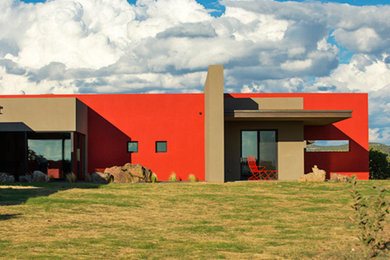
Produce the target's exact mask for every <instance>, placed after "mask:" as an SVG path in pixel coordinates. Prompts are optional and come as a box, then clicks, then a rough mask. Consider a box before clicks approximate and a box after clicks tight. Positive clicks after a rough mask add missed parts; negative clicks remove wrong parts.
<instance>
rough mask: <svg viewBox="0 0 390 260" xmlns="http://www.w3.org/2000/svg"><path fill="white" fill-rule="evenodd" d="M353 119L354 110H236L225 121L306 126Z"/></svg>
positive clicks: (226, 114)
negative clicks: (299, 123) (284, 123)
mask: <svg viewBox="0 0 390 260" xmlns="http://www.w3.org/2000/svg"><path fill="white" fill-rule="evenodd" d="M351 117H352V110H234V111H233V112H230V113H225V121H295V122H296V121H299V122H303V123H304V125H328V124H332V123H336V122H339V121H341V120H344V119H348V118H351Z"/></svg>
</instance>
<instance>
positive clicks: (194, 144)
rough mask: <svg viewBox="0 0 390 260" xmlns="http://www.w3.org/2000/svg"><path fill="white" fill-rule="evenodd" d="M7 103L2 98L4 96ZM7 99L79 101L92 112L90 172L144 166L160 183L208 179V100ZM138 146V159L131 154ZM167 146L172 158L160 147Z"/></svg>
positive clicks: (142, 97)
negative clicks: (158, 144)
mask: <svg viewBox="0 0 390 260" xmlns="http://www.w3.org/2000/svg"><path fill="white" fill-rule="evenodd" d="M0 97H2V96H0ZM3 97H7V98H12V97H14V98H32V97H50V98H56V97H76V98H78V99H79V100H80V101H82V102H83V103H84V104H86V105H87V106H88V107H89V109H88V172H89V173H92V172H93V171H94V169H96V168H106V167H111V166H114V165H123V164H125V163H127V162H131V163H139V164H141V165H143V166H145V167H148V168H150V169H152V170H153V171H154V172H155V173H156V174H157V176H158V178H159V180H168V178H169V175H170V174H171V173H172V172H175V173H176V174H177V176H178V177H180V178H181V179H182V180H187V178H188V175H189V174H194V175H195V176H196V177H197V178H198V179H199V180H204V179H205V159H204V95H203V94H86V95H31V96H30V95H25V96H3ZM130 140H131V141H138V153H132V154H130V153H128V152H127V142H128V141H130ZM156 141H167V153H156V152H155V142H156Z"/></svg>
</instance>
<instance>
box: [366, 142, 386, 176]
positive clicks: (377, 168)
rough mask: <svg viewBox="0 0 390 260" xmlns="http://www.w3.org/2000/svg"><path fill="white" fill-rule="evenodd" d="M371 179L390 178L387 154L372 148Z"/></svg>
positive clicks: (370, 152)
mask: <svg viewBox="0 0 390 260" xmlns="http://www.w3.org/2000/svg"><path fill="white" fill-rule="evenodd" d="M369 156H370V164H369V165H370V179H388V178H390V164H389V161H388V158H387V154H386V153H384V152H382V151H380V150H378V149H376V148H370V151H369Z"/></svg>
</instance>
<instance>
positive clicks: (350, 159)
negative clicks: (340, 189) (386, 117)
mask: <svg viewBox="0 0 390 260" xmlns="http://www.w3.org/2000/svg"><path fill="white" fill-rule="evenodd" d="M230 95H231V96H232V97H235V98H240V97H241V98H250V97H303V98H304V109H305V110H353V112H352V118H349V119H346V120H343V121H340V122H337V123H334V124H332V125H328V126H305V129H304V138H305V140H349V148H350V151H349V152H305V158H304V160H305V173H308V172H311V167H313V165H315V164H316V165H317V166H318V167H319V168H320V169H324V170H326V172H327V173H328V176H327V177H328V178H329V173H330V172H360V173H361V172H366V173H368V163H369V158H368V150H369V143H368V95H367V94H366V93H283V94H274V93H270V94H265V93H261V94H257V93H256V94H253V93H250V94H230ZM367 176H368V175H367Z"/></svg>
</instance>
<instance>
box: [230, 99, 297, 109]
mask: <svg viewBox="0 0 390 260" xmlns="http://www.w3.org/2000/svg"><path fill="white" fill-rule="evenodd" d="M289 109H291V110H301V109H303V98H302V97H292V98H287V97H284V98H274V97H269V98H225V112H227V113H229V112H233V111H234V110H289Z"/></svg>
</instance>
